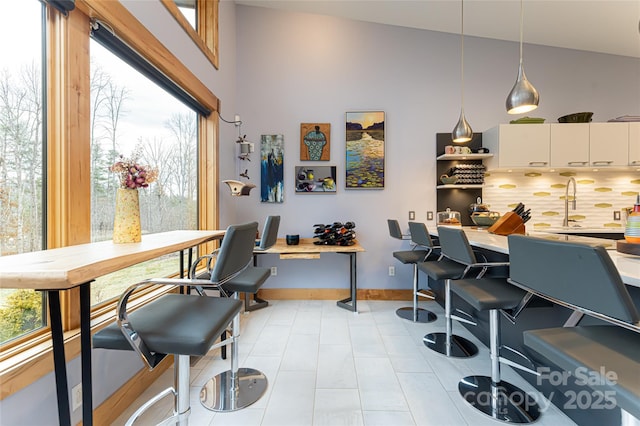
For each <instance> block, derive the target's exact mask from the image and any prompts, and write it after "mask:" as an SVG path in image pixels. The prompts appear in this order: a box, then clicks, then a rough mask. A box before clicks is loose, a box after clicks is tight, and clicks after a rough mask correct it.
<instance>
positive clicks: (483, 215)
mask: <svg viewBox="0 0 640 426" xmlns="http://www.w3.org/2000/svg"><path fill="white" fill-rule="evenodd" d="M498 219H500V213H498V212H474V213H472V214H471V220H472V221H473V223H475V224H476V226H480V227H489V226H491V225H493V224H494V223H496V222H497V221H498Z"/></svg>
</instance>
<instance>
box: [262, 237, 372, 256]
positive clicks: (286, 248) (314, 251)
mask: <svg viewBox="0 0 640 426" xmlns="http://www.w3.org/2000/svg"><path fill="white" fill-rule="evenodd" d="M314 241H316V239H315V238H301V239H300V243H299V244H297V245H291V246H290V245H287V243H286V241H285V239H284V238H278V241H277V242H276V243H275V244H274V245H273V247H271V248H269V249H267V250H256V251H254V254H261V253H272V254H279V255H280V258H281V259H319V258H320V254H321V253H358V252H363V251H365V250H364V248H363V247H362V246H361V245H360V243H359V242H358V241H356V240H354V241H355V244H354V245H351V246H330V245H325V244H313V242H314Z"/></svg>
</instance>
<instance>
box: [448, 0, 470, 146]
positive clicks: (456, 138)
mask: <svg viewBox="0 0 640 426" xmlns="http://www.w3.org/2000/svg"><path fill="white" fill-rule="evenodd" d="M461 3H462V4H461V8H460V118H459V119H458V123H457V124H456V127H454V128H453V131H452V132H451V139H452V141H453V142H455V143H465V142H469V141H470V140H471V139H472V138H473V130H471V126H470V125H469V122H468V121H467V119H466V117H465V116H464V0H461Z"/></svg>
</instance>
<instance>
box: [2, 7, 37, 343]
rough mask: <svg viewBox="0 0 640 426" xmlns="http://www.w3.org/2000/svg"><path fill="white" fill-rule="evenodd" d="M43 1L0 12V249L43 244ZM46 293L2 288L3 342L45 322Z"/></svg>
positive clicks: (32, 248) (27, 249)
mask: <svg viewBox="0 0 640 426" xmlns="http://www.w3.org/2000/svg"><path fill="white" fill-rule="evenodd" d="M43 10H44V8H43V6H42V4H41V3H39V2H36V1H20V2H15V3H14V4H12V6H11V11H10V12H5V13H2V14H0V40H2V41H1V42H0V43H2V55H0V255H1V256H7V255H11V254H16V253H23V252H30V251H36V250H41V249H42V248H43V244H44V243H43V241H44V232H43V231H44V226H43V224H44V213H45V210H44V202H43V200H44V196H43V164H44V161H43V158H44V157H43V146H44V141H43V135H44V132H43V105H44V99H43V79H42V70H43V67H42V58H43V42H42V33H43V31H42V28H43V23H44V15H43ZM44 313H45V310H44V303H43V296H42V293H40V292H35V291H31V290H12V289H0V343H4V342H6V341H8V340H11V339H14V338H16V337H18V336H21V335H23V334H25V333H28V332H31V331H33V330H35V329H38V328H41V327H43V326H44V325H45V318H46V315H44Z"/></svg>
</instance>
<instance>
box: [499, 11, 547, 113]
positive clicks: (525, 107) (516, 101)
mask: <svg viewBox="0 0 640 426" xmlns="http://www.w3.org/2000/svg"><path fill="white" fill-rule="evenodd" d="M523 21H524V9H523V7H522V0H520V63H519V65H518V77H517V78H516V83H515V84H514V85H513V88H512V89H511V92H509V95H508V96H507V101H506V107H507V113H509V114H522V113H525V112H529V111H533V110H534V109H536V108H538V103H539V102H540V95H538V91H537V90H536V88H535V87H533V84H531V83H530V82H529V80H527V76H526V74H525V73H524V67H523V66H522V33H523V25H524V22H523Z"/></svg>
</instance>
